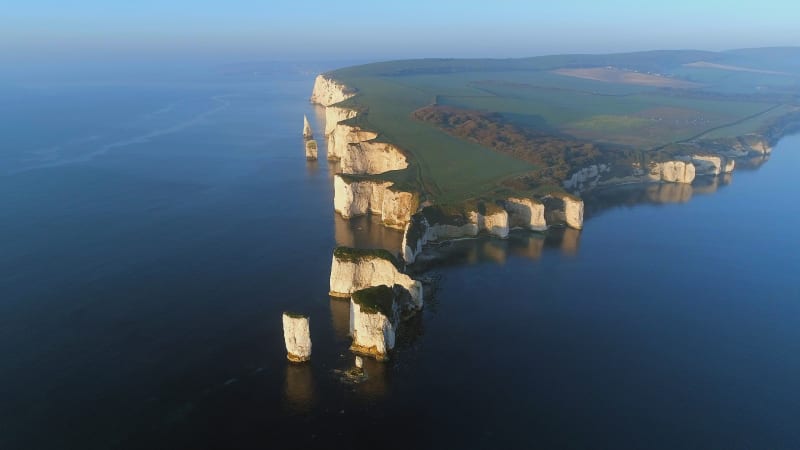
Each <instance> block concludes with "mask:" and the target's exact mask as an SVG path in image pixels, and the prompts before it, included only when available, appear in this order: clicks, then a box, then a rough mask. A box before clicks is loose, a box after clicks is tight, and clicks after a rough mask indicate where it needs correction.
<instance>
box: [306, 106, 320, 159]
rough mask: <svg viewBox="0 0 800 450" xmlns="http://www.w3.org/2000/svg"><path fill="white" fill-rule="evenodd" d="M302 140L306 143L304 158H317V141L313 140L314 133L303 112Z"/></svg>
mask: <svg viewBox="0 0 800 450" xmlns="http://www.w3.org/2000/svg"><path fill="white" fill-rule="evenodd" d="M303 140H304V141H305V144H306V160H307V161H316V160H317V141H315V140H314V133H313V132H312V131H311V124H309V123H308V117H307V116H306V115H305V114H303Z"/></svg>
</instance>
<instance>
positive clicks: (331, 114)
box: [325, 106, 358, 136]
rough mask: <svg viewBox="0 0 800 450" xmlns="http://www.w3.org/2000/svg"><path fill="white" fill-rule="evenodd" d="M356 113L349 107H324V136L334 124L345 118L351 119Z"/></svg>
mask: <svg viewBox="0 0 800 450" xmlns="http://www.w3.org/2000/svg"><path fill="white" fill-rule="evenodd" d="M357 114H358V113H357V112H356V111H355V110H353V109H349V108H342V107H340V106H327V107H325V136H330V134H331V133H333V130H334V129H335V128H336V125H338V124H339V122H342V121H344V120H347V119H352V118H353V117H355V116H356V115H357Z"/></svg>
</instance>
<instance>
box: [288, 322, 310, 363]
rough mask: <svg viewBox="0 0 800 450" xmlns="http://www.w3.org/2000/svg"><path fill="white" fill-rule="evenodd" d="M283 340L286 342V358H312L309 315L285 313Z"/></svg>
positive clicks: (304, 359)
mask: <svg viewBox="0 0 800 450" xmlns="http://www.w3.org/2000/svg"><path fill="white" fill-rule="evenodd" d="M283 340H284V342H286V358H287V359H288V360H289V361H291V362H305V361H308V360H309V359H311V332H310V330H309V327H308V316H304V315H301V314H293V313H289V312H285V313H283Z"/></svg>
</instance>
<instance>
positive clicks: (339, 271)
mask: <svg viewBox="0 0 800 450" xmlns="http://www.w3.org/2000/svg"><path fill="white" fill-rule="evenodd" d="M398 265H399V263H398V262H397V260H396V259H395V258H394V256H392V254H391V253H389V252H387V251H386V250H366V249H355V248H347V247H338V248H336V250H334V252H333V262H332V264H331V279H330V295H331V296H334V297H349V296H350V295H351V294H352V293H353V292H355V291H358V290H361V289H364V288H368V287H373V286H380V285H386V286H394V285H397V286H400V287H401V288H403V289H404V290H405V292H406V293H407V295H408V300H409V301H408V302H401V303H403V304H402V306H403V308H404V309H421V308H422V305H423V298H422V297H423V295H422V283H420V282H419V281H416V280H413V279H412V278H411V277H409V276H408V275H406V274H404V273H402V272H400V270H399V268H398ZM406 303H408V304H407V305H406Z"/></svg>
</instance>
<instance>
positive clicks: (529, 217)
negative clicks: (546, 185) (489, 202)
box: [505, 197, 547, 231]
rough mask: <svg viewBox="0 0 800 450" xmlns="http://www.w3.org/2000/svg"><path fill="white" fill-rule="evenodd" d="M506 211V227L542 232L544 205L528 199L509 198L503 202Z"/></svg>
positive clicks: (544, 225)
mask: <svg viewBox="0 0 800 450" xmlns="http://www.w3.org/2000/svg"><path fill="white" fill-rule="evenodd" d="M505 209H506V211H508V226H509V227H511V228H522V229H526V230H532V231H544V230H546V229H547V223H546V222H545V220H544V205H543V204H542V203H540V202H538V201H536V200H533V199H530V198H514V197H512V198H509V199H508V200H506V201H505Z"/></svg>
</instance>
